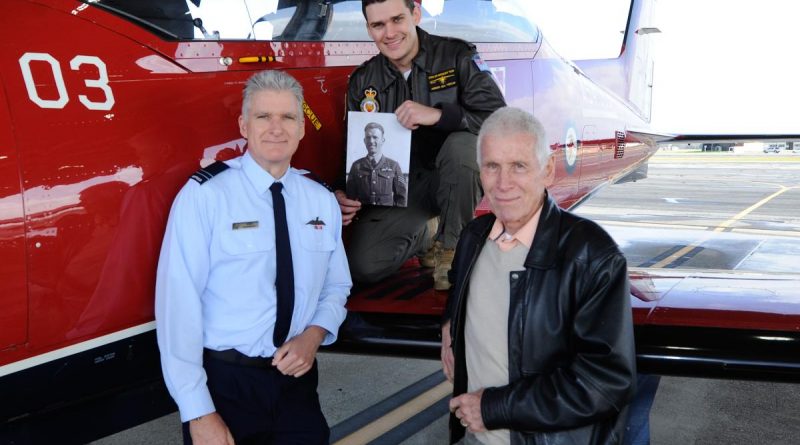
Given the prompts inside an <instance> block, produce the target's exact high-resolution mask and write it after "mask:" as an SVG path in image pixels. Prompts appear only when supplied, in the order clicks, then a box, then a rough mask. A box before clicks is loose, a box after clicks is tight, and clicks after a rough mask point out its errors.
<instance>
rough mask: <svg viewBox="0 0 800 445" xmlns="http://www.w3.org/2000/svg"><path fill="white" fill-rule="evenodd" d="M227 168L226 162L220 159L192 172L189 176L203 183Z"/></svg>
mask: <svg viewBox="0 0 800 445" xmlns="http://www.w3.org/2000/svg"><path fill="white" fill-rule="evenodd" d="M227 169H228V164H226V163H224V162H222V161H216V162H214V163H213V164H211V165H208V166H206V167H205V168H201V169H200V170H197V171H196V172H194V173H193V174H192V176H190V178H191V179H194V180H195V181H197V182H199V183H200V184H203V183H205V182H206V181H208V180H209V179H211V178H213V177H214V176H217V175H218V174H220V173H222V172H224V171H225V170H227Z"/></svg>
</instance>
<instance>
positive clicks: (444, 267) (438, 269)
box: [433, 245, 456, 290]
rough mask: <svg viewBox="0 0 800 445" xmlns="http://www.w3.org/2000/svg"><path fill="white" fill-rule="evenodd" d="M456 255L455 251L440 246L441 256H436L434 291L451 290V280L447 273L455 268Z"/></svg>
mask: <svg viewBox="0 0 800 445" xmlns="http://www.w3.org/2000/svg"><path fill="white" fill-rule="evenodd" d="M455 253H456V250H455V249H445V248H444V247H441V245H440V250H439V254H438V255H437V256H436V265H435V266H434V269H433V288H434V289H436V290H448V289H450V280H448V279H447V273H448V272H450V269H451V268H452V267H453V257H454V256H455Z"/></svg>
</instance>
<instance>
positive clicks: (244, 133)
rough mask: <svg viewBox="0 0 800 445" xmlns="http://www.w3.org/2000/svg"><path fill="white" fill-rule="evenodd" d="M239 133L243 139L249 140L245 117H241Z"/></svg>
mask: <svg viewBox="0 0 800 445" xmlns="http://www.w3.org/2000/svg"><path fill="white" fill-rule="evenodd" d="M239 133H240V134H241V135H242V137H243V138H245V139H247V126H246V125H245V121H244V116H242V115H241V114H240V115H239Z"/></svg>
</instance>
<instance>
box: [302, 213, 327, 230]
mask: <svg viewBox="0 0 800 445" xmlns="http://www.w3.org/2000/svg"><path fill="white" fill-rule="evenodd" d="M306 225H311V226H314V229H316V230H322V227H324V226H325V221H323V220H321V219H319V216H317V217H316V218H314V219H312V220H311V221H309V222H307V223H306Z"/></svg>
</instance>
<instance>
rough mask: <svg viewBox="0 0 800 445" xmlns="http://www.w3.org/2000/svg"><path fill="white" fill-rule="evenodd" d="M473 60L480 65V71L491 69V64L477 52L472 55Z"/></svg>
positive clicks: (476, 64)
mask: <svg viewBox="0 0 800 445" xmlns="http://www.w3.org/2000/svg"><path fill="white" fill-rule="evenodd" d="M472 61H473V62H475V66H477V67H478V70H479V71H491V70H490V69H489V65H488V64H487V63H486V62H484V61H483V59H481V56H480V54H478V53H475V54H473V55H472Z"/></svg>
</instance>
